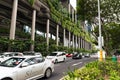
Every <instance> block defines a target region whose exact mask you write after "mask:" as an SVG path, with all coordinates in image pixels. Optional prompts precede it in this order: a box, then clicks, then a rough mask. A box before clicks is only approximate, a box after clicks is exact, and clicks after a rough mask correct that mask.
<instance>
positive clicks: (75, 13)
mask: <svg viewBox="0 0 120 80" xmlns="http://www.w3.org/2000/svg"><path fill="white" fill-rule="evenodd" d="M75 23H77V14H76V11H75Z"/></svg>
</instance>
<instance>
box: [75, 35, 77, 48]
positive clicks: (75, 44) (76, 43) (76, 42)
mask: <svg viewBox="0 0 120 80" xmlns="http://www.w3.org/2000/svg"><path fill="white" fill-rule="evenodd" d="M75 48H76V49H77V36H76V37H75Z"/></svg>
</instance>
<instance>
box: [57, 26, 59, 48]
mask: <svg viewBox="0 0 120 80" xmlns="http://www.w3.org/2000/svg"><path fill="white" fill-rule="evenodd" d="M58 36H59V25H57V30H56V45H57V46H58Z"/></svg>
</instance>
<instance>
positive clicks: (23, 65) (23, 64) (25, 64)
mask: <svg viewBox="0 0 120 80" xmlns="http://www.w3.org/2000/svg"><path fill="white" fill-rule="evenodd" d="M28 65H29V64H28V63H27V62H24V63H22V65H21V67H27V66H28Z"/></svg>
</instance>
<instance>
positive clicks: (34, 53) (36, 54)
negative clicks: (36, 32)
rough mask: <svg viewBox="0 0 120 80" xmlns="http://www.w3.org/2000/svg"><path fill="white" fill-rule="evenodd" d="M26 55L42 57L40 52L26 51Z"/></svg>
mask: <svg viewBox="0 0 120 80" xmlns="http://www.w3.org/2000/svg"><path fill="white" fill-rule="evenodd" d="M23 54H24V55H34V56H40V57H42V54H41V53H40V52H34V51H24V52H23Z"/></svg>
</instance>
